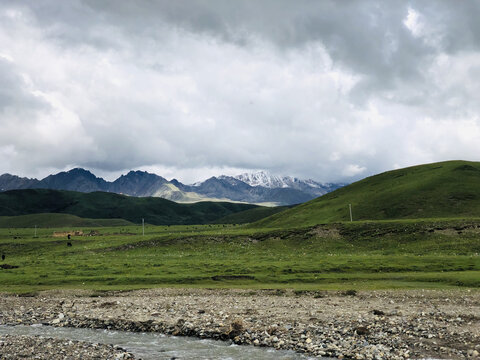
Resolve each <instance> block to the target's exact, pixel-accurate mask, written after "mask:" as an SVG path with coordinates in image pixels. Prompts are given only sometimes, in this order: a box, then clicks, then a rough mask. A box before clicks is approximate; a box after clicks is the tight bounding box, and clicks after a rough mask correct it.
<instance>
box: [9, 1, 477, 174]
mask: <svg viewBox="0 0 480 360" xmlns="http://www.w3.org/2000/svg"><path fill="white" fill-rule="evenodd" d="M479 15H480V5H479V4H478V3H477V2H460V3H452V2H450V1H436V2H427V1H420V2H418V1H415V2H413V1H412V2H408V1H392V2H388V4H387V3H386V2H384V1H380V0H379V1H362V2H357V1H342V2H338V1H309V0H305V1H296V2H292V1H281V0H262V1H257V2H253V1H247V0H244V1H237V2H226V1H221V0H218V1H201V0H198V1H192V0H189V1H183V0H177V1H174V2H172V1H156V2H151V1H146V0H145V1H142V0H140V1H135V2H132V1H121V2H119V1H113V0H112V1H102V2H98V1H93V0H84V1H80V0H72V1H68V2H59V1H53V0H51V1H48V0H44V1H35V2H30V3H21V2H18V1H13V0H12V1H9V0H7V1H3V2H2V3H1V4H0V83H1V84H2V86H1V88H0V127H1V131H0V164H1V165H0V173H3V172H11V173H17V174H21V175H28V176H42V175H45V174H46V173H49V172H51V171H55V170H61V169H65V168H69V167H72V166H82V167H86V168H89V169H93V170H95V171H96V173H100V174H103V175H104V176H107V178H108V177H109V174H110V175H111V176H112V177H113V176H114V175H116V174H118V173H119V172H122V171H125V170H129V169H138V168H140V169H147V170H150V171H155V172H158V173H159V174H160V175H163V176H167V177H179V178H180V179H182V180H183V181H187V182H188V181H194V180H200V179H201V178H204V177H207V176H209V175H215V174H217V175H218V174H220V173H230V174H233V173H236V172H240V171H245V170H253V169H266V170H270V171H271V172H273V173H277V174H285V175H294V176H298V177H303V178H314V179H316V180H320V181H351V180H354V179H358V178H360V177H363V176H366V175H369V174H373V173H376V172H380V171H384V170H388V169H392V168H395V167H403V166H407V165H413V164H418V163H425V162H431V161H440V160H447V159H460V158H461V159H468V160H478V155H477V153H478V150H477V149H478V142H479V141H480V118H479V115H478V114H479V110H480V103H479V102H478V94H479V93H480V81H479V80H480V23H478V21H477V19H478V17H479Z"/></svg>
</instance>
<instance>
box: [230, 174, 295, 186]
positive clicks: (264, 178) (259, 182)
mask: <svg viewBox="0 0 480 360" xmlns="http://www.w3.org/2000/svg"><path fill="white" fill-rule="evenodd" d="M234 178H236V179H238V180H240V181H243V182H244V183H246V184H248V185H250V186H263V187H266V188H269V189H276V188H288V187H291V184H292V183H293V182H294V181H295V179H294V178H292V177H290V176H282V177H280V176H275V175H271V174H269V173H268V172H266V171H258V172H256V173H243V174H240V175H237V176H234Z"/></svg>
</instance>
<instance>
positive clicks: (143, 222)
mask: <svg viewBox="0 0 480 360" xmlns="http://www.w3.org/2000/svg"><path fill="white" fill-rule="evenodd" d="M142 236H145V219H143V218H142Z"/></svg>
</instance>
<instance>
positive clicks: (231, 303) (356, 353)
mask: <svg viewBox="0 0 480 360" xmlns="http://www.w3.org/2000/svg"><path fill="white" fill-rule="evenodd" d="M38 323H43V324H49V325H53V326H71V327H87V328H105V329H116V330H127V331H155V332H161V333H166V334H172V335H178V336H196V337H201V338H211V339H218V340H229V341H233V342H235V343H237V344H249V345H254V346H269V347H274V348H277V349H292V350H295V351H298V352H302V353H307V354H309V355H312V356H317V357H322V356H326V357H334V358H339V359H421V358H436V359H463V358H471V359H480V356H479V353H480V291H474V290H428V291H427V290H391V291H360V292H358V293H357V292H355V291H345V292H341V291H336V292H333V291H332V292H330V291H328V292H327V291H311V292H299V291H296V292H295V291H292V290H288V291H284V290H232V289H228V290H227V289H153V290H138V291H131V292H104V293H99V292H91V291H80V290H75V291H74V290H72V291H47V292H40V293H36V294H30V296H23V297H22V296H16V295H10V294H5V293H4V294H0V324H10V325H13V324H38ZM59 346H60V348H62V345H59ZM1 349H2V348H1V347H0V358H2V356H4V355H5V353H4V352H2V351H3V350H1ZM113 353H114V352H112V354H113ZM77 358H81V357H77ZM105 358H107V357H105Z"/></svg>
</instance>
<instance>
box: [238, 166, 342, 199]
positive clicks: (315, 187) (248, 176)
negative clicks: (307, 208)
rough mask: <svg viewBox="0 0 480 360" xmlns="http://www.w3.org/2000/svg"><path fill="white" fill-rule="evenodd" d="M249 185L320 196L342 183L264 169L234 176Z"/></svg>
mask: <svg viewBox="0 0 480 360" xmlns="http://www.w3.org/2000/svg"><path fill="white" fill-rule="evenodd" d="M234 178H235V179H238V180H241V181H243V182H244V183H246V184H248V185H250V186H261V187H265V188H269V189H278V188H282V189H285V188H289V189H295V190H300V191H303V192H307V193H309V194H311V195H315V196H320V195H323V194H326V193H328V192H330V191H332V190H335V189H336V188H338V187H340V186H342V185H343V184H330V183H319V182H317V181H314V180H312V179H308V180H301V179H298V178H296V177H291V176H276V175H271V174H269V173H268V172H266V171H259V172H255V173H244V174H240V175H237V176H234Z"/></svg>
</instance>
